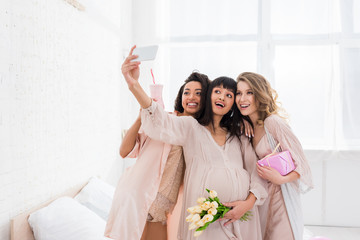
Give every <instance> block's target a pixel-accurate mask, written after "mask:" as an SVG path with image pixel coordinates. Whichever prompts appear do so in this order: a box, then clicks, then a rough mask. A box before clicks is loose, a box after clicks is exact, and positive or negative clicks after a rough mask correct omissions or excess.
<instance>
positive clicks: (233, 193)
mask: <svg viewBox="0 0 360 240" xmlns="http://www.w3.org/2000/svg"><path fill="white" fill-rule="evenodd" d="M141 121H142V124H143V125H142V126H143V129H144V131H145V132H146V134H148V135H149V137H151V138H152V139H157V140H161V141H164V142H167V143H170V144H173V145H180V146H183V150H184V157H185V164H186V170H185V177H184V196H183V205H182V211H181V218H180V226H179V233H178V239H184V240H185V239H186V240H190V239H195V238H194V237H193V234H194V230H192V231H189V230H188V226H189V224H188V223H187V222H185V218H186V216H187V215H188V214H187V212H186V209H187V208H189V207H191V206H194V205H196V204H197V202H196V200H197V198H199V197H201V196H204V197H207V196H208V193H207V192H206V190H205V189H206V188H208V189H213V190H215V191H217V193H218V196H219V199H220V201H222V202H232V201H237V200H245V199H246V198H247V196H248V194H249V191H251V192H252V193H253V194H254V195H255V196H256V198H257V201H256V204H261V203H262V202H263V201H264V200H265V198H266V197H267V193H266V190H265V188H264V186H263V184H264V182H263V181H262V180H261V179H260V178H259V176H258V175H257V173H256V165H255V164H256V155H255V152H254V150H253V148H252V146H251V144H250V142H249V141H248V140H247V138H246V137H243V138H242V139H241V143H240V141H239V140H238V139H237V138H236V137H234V138H232V139H231V140H228V141H227V142H226V143H225V146H219V145H218V144H217V143H216V142H215V140H214V139H213V137H212V136H211V134H210V132H209V131H208V130H207V129H206V128H205V127H204V126H202V125H200V124H199V123H198V122H197V121H196V120H195V119H194V118H192V117H174V116H171V115H168V114H166V113H165V112H164V111H163V110H162V109H161V108H160V107H157V104H156V103H155V102H153V103H152V105H151V106H150V107H149V108H147V109H143V110H142V113H141ZM252 212H253V217H252V218H251V220H249V221H247V222H241V221H236V222H234V223H233V224H229V225H228V226H227V227H224V226H223V224H224V221H221V222H220V221H216V222H214V223H212V224H210V225H209V227H208V228H207V229H206V230H205V231H204V232H203V234H202V235H200V237H198V238H197V239H200V240H201V239H206V240H212V239H214V240H219V239H238V240H261V239H262V236H261V230H260V221H259V216H258V210H257V206H255V207H254V208H253V209H252Z"/></svg>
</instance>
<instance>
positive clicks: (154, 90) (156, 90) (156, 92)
mask: <svg viewBox="0 0 360 240" xmlns="http://www.w3.org/2000/svg"><path fill="white" fill-rule="evenodd" d="M149 87H150V96H151V98H152V99H155V102H157V104H159V105H160V106H161V107H162V108H163V109H164V102H163V99H162V90H163V87H164V85H162V84H150V86H149Z"/></svg>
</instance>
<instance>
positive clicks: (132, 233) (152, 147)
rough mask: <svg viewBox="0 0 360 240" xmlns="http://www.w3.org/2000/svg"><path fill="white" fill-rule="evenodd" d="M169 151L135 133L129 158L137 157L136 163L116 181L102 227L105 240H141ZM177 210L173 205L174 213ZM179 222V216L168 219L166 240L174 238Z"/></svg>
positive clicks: (158, 143)
mask: <svg viewBox="0 0 360 240" xmlns="http://www.w3.org/2000/svg"><path fill="white" fill-rule="evenodd" d="M170 150H171V145H169V144H166V143H163V142H160V141H156V140H153V139H150V138H149V137H148V136H146V135H145V134H144V133H139V134H138V136H137V140H136V144H135V146H134V149H133V150H132V152H130V153H129V155H128V157H137V161H136V163H135V164H134V165H133V166H132V167H130V168H129V169H127V170H126V172H124V174H123V175H122V176H121V178H120V180H119V183H118V186H117V188H116V191H115V194H114V199H113V203H112V208H111V210H110V214H109V218H108V221H107V224H106V228H105V236H106V237H109V238H112V239H116V240H120V239H121V240H124V239H126V240H139V239H140V238H141V235H142V233H143V230H144V227H145V223H146V219H147V217H148V212H149V209H150V207H151V205H152V203H153V202H154V200H155V198H156V196H157V194H158V190H159V187H160V182H161V178H162V174H163V172H164V168H165V166H166V162H167V159H168V156H169V153H170ZM181 161H182V160H181ZM179 204H180V205H181V203H179ZM178 208H179V207H178V206H175V209H174V213H176V212H178V210H176V209H178ZM176 215H177V216H176ZM178 222H179V214H173V216H171V217H170V218H169V219H168V221H167V223H168V224H167V228H168V234H169V235H170V236H169V237H168V239H175V236H176V235H175V233H176V232H177V226H178ZM174 232H175V233H174ZM171 234H172V235H173V236H171Z"/></svg>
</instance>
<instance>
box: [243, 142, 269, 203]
mask: <svg viewBox="0 0 360 240" xmlns="http://www.w3.org/2000/svg"><path fill="white" fill-rule="evenodd" d="M241 152H242V156H243V161H244V169H245V170H246V171H247V172H248V173H249V176H250V190H249V191H250V192H252V193H253V194H254V196H255V197H256V202H255V205H262V204H263V203H264V201H265V199H266V198H267V197H268V194H267V190H266V181H265V180H263V179H262V178H260V176H259V175H258V173H257V171H256V163H257V160H258V159H257V156H256V153H255V151H254V149H253V147H252V145H251V143H250V141H249V139H248V138H247V137H245V136H241Z"/></svg>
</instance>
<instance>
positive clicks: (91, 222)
mask: <svg viewBox="0 0 360 240" xmlns="http://www.w3.org/2000/svg"><path fill="white" fill-rule="evenodd" d="M28 221H29V224H30V226H31V228H32V229H33V232H34V236H35V239H36V240H65V239H66V240H80V239H83V240H99V239H107V238H105V237H104V231H105V224H106V223H105V221H104V220H103V219H101V218H100V217H99V216H97V215H96V214H95V213H93V212H91V211H90V210H89V209H87V208H86V207H84V206H83V205H81V204H80V203H78V202H77V201H75V200H74V199H72V198H70V197H61V198H59V199H57V200H55V201H53V202H52V203H51V204H50V205H48V206H47V207H44V208H42V209H40V210H38V211H36V212H34V213H32V214H30V217H29V220H28Z"/></svg>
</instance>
